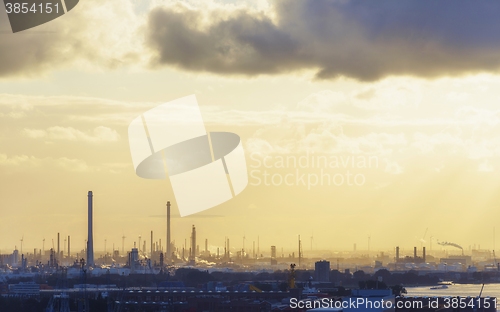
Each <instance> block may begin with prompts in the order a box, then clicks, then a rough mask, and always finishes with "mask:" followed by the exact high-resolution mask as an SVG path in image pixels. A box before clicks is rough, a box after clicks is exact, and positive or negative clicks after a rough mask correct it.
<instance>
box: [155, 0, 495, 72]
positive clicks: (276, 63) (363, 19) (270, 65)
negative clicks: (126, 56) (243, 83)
mask: <svg viewBox="0 0 500 312" xmlns="http://www.w3.org/2000/svg"><path fill="white" fill-rule="evenodd" d="M273 7H274V10H275V13H276V19H271V18H269V17H268V16H267V15H265V14H264V13H255V12H250V11H245V10H243V9H239V10H237V11H234V12H233V13H232V14H230V15H227V14H224V13H222V12H221V11H217V10H214V11H213V12H209V13H207V14H209V16H210V23H209V24H208V25H205V24H204V23H203V14H204V12H200V11H193V10H188V9H182V10H179V8H178V7H177V8H175V9H173V8H156V9H154V10H153V11H151V12H150V14H149V17H148V25H147V40H148V41H147V42H148V45H149V47H150V48H152V49H153V51H154V52H155V53H156V55H157V57H156V60H155V65H161V64H167V65H174V66H177V67H179V68H183V69H187V70H192V71H206V72H213V73H219V74H243V75H257V74H275V73H286V72H290V71H296V70H302V69H313V70H317V77H319V78H324V79H328V78H334V77H338V76H348V77H353V78H356V79H359V80H376V79H379V78H382V77H384V76H387V75H406V74H408V75H415V76H421V77H436V76H442V75H460V74H465V73H470V72H480V71H483V72H497V71H498V70H499V68H500V35H499V33H500V19H499V18H498V16H499V15H500V2H497V1H453V0H441V1H421V0H411V1H405V0H392V1H389V0H378V1H335V0H311V1H297V0H277V1H274V2H273Z"/></svg>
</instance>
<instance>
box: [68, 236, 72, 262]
mask: <svg viewBox="0 0 500 312" xmlns="http://www.w3.org/2000/svg"><path fill="white" fill-rule="evenodd" d="M70 247H71V244H70V243H69V235H68V258H69V257H70V255H71V253H70V250H71V249H70Z"/></svg>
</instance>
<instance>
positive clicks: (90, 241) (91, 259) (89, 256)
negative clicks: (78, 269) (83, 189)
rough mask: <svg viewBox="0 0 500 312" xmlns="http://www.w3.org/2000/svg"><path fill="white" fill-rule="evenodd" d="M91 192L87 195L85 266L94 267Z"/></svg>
mask: <svg viewBox="0 0 500 312" xmlns="http://www.w3.org/2000/svg"><path fill="white" fill-rule="evenodd" d="M92 222H93V219H92V191H89V194H88V230H87V231H88V238H87V266H94V238H93V236H94V235H93V234H92Z"/></svg>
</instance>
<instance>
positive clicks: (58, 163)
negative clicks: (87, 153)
mask: <svg viewBox="0 0 500 312" xmlns="http://www.w3.org/2000/svg"><path fill="white" fill-rule="evenodd" d="M0 168H6V169H10V170H13V169H21V168H23V169H25V168H31V169H33V168H38V169H45V170H48V171H50V170H53V169H54V168H56V169H63V170H65V171H73V172H75V171H76V172H85V171H89V170H91V167H90V166H88V165H87V163H86V162H85V161H83V160H80V159H71V158H67V157H60V158H51V157H46V158H38V157H35V156H27V155H15V156H11V157H8V156H7V155H6V154H0Z"/></svg>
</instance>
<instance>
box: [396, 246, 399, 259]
mask: <svg viewBox="0 0 500 312" xmlns="http://www.w3.org/2000/svg"><path fill="white" fill-rule="evenodd" d="M398 261H399V246H398V247H396V262H398Z"/></svg>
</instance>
